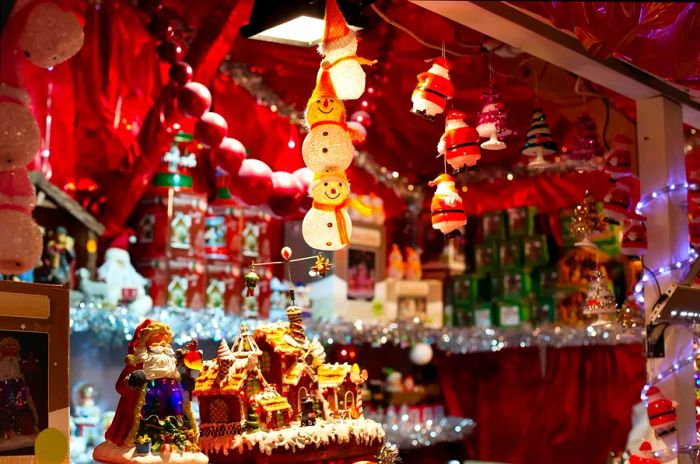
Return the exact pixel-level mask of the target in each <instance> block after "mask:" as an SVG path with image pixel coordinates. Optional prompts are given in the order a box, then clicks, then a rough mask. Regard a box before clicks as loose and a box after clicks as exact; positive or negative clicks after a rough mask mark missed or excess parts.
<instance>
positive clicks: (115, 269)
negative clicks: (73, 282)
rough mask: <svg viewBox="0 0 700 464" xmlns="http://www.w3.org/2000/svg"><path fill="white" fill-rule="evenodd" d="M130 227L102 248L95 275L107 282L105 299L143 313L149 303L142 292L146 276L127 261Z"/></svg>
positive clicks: (130, 237) (112, 303)
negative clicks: (100, 263) (102, 259)
mask: <svg viewBox="0 0 700 464" xmlns="http://www.w3.org/2000/svg"><path fill="white" fill-rule="evenodd" d="M132 238H133V233H132V231H131V230H128V229H127V230H125V231H124V232H122V234H121V235H119V236H118V237H117V238H116V239H114V241H113V242H112V243H111V244H110V246H109V248H107V251H106V252H105V262H104V264H102V266H100V267H99V269H97V277H98V278H99V279H100V280H103V281H104V282H106V283H107V288H108V291H107V298H106V300H107V303H109V304H110V305H112V306H117V305H119V304H124V305H127V306H128V307H129V309H130V310H132V311H134V312H136V313H137V314H141V315H143V314H145V312H146V311H148V310H149V309H151V307H152V306H153V300H152V299H151V297H150V296H148V295H147V294H146V289H145V287H146V284H147V283H148V280H147V279H146V278H145V277H143V276H142V275H141V274H139V273H138V272H136V269H134V266H132V265H131V257H130V256H129V242H130V240H131V239H132Z"/></svg>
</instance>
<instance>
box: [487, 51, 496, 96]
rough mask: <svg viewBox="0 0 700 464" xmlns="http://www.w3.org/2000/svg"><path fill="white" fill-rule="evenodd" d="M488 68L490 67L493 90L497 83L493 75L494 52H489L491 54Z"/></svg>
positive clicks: (490, 83) (490, 80)
mask: <svg viewBox="0 0 700 464" xmlns="http://www.w3.org/2000/svg"><path fill="white" fill-rule="evenodd" d="M488 66H489V87H490V88H492V89H493V86H494V84H495V83H496V78H495V76H494V75H493V53H492V52H489V54H488Z"/></svg>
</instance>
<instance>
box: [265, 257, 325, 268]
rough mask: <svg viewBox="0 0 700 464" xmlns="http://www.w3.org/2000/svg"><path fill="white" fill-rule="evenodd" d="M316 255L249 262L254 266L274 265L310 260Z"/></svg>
mask: <svg viewBox="0 0 700 464" xmlns="http://www.w3.org/2000/svg"><path fill="white" fill-rule="evenodd" d="M317 257H318V256H317V255H314V256H304V257H303V258H294V259H290V260H287V261H268V262H266V263H256V262H255V261H253V262H252V263H251V264H252V266H254V267H257V266H274V265H276V264H287V263H296V262H298V261H308V260H311V259H316V258H317Z"/></svg>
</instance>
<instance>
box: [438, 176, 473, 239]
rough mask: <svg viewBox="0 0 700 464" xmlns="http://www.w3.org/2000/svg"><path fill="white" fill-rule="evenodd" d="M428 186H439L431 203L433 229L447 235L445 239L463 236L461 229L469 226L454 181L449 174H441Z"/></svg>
mask: <svg viewBox="0 0 700 464" xmlns="http://www.w3.org/2000/svg"><path fill="white" fill-rule="evenodd" d="M428 185H429V186H431V187H435V186H437V189H436V190H435V195H433V200H432V201H431V202H430V213H431V217H432V223H433V229H438V230H439V231H440V232H442V233H443V234H445V238H453V237H457V236H459V235H461V232H460V229H461V228H462V227H464V226H465V225H466V224H467V214H466V213H465V211H464V206H463V204H462V197H461V196H460V195H459V192H457V188H456V187H455V181H454V179H453V178H452V176H451V175H449V174H440V175H439V176H437V177H436V178H435V180H433V181H431V182H429V183H428Z"/></svg>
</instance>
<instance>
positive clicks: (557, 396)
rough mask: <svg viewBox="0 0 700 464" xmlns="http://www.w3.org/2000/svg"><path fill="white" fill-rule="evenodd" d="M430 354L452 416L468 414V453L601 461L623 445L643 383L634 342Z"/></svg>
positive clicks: (524, 461) (519, 459) (531, 460)
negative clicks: (470, 420) (471, 427)
mask: <svg viewBox="0 0 700 464" xmlns="http://www.w3.org/2000/svg"><path fill="white" fill-rule="evenodd" d="M541 354H542V353H541V352H540V349H539V348H528V349H509V350H503V351H501V352H498V353H478V354H469V355H446V354H439V355H436V357H435V361H434V362H435V363H436V364H437V366H438V372H439V378H440V383H441V386H442V392H443V395H444V398H445V403H446V409H447V412H448V413H449V414H452V415H460V416H466V417H471V418H473V419H474V420H475V421H476V423H477V428H476V431H475V432H474V434H473V435H472V436H471V437H469V438H467V439H466V444H467V446H468V448H469V451H470V453H469V456H470V458H475V459H481V460H486V461H496V462H504V463H509V464H541V463H567V464H598V463H600V464H603V463H605V462H606V456H607V453H608V452H609V451H622V450H624V448H625V446H626V443H627V435H628V433H629V431H630V429H631V416H632V407H633V406H634V404H636V403H638V402H639V401H640V399H639V394H640V391H641V389H642V386H643V385H644V382H645V362H646V361H645V357H644V355H643V347H642V346H641V345H638V344H633V345H617V346H582V347H574V348H562V349H547V350H546V351H545V353H544V354H545V359H546V363H545V366H546V370H545V372H544V375H543V372H542V364H541V362H540V359H541V358H540V356H541Z"/></svg>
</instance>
